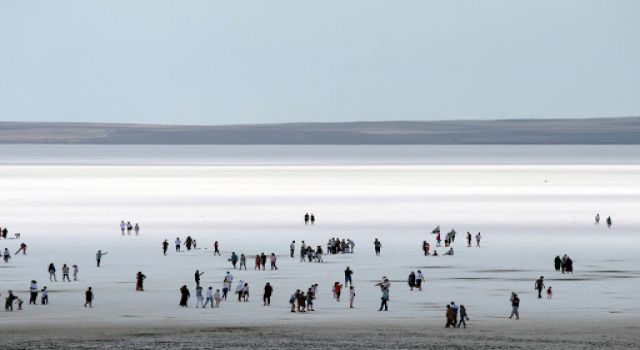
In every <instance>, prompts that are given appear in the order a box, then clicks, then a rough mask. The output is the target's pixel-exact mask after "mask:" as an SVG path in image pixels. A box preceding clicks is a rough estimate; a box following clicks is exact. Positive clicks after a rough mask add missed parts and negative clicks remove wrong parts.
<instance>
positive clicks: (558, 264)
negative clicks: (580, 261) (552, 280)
mask: <svg viewBox="0 0 640 350" xmlns="http://www.w3.org/2000/svg"><path fill="white" fill-rule="evenodd" d="M553 266H554V267H555V268H556V271H560V267H561V266H562V259H560V255H556V258H555V259H554V260H553Z"/></svg>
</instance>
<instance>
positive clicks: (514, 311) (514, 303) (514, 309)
mask: <svg viewBox="0 0 640 350" xmlns="http://www.w3.org/2000/svg"><path fill="white" fill-rule="evenodd" d="M518 308H520V298H519V297H518V294H516V293H515V292H512V293H511V316H509V319H511V318H512V317H513V316H515V317H516V320H519V319H520V313H518Z"/></svg>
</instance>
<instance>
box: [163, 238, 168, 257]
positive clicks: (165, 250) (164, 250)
mask: <svg viewBox="0 0 640 350" xmlns="http://www.w3.org/2000/svg"><path fill="white" fill-rule="evenodd" d="M167 249H169V241H167V240H166V239H165V240H164V241H163V242H162V255H167Z"/></svg>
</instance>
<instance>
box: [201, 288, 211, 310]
mask: <svg viewBox="0 0 640 350" xmlns="http://www.w3.org/2000/svg"><path fill="white" fill-rule="evenodd" d="M207 304H210V305H211V307H213V287H211V286H209V288H208V289H207V299H206V300H205V301H204V306H203V308H206V307H207Z"/></svg>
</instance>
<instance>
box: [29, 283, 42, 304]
mask: <svg viewBox="0 0 640 350" xmlns="http://www.w3.org/2000/svg"><path fill="white" fill-rule="evenodd" d="M39 290H40V289H38V282H36V281H35V280H32V281H31V285H30V286H29V305H31V304H33V305H36V300H37V299H38V291H39Z"/></svg>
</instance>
